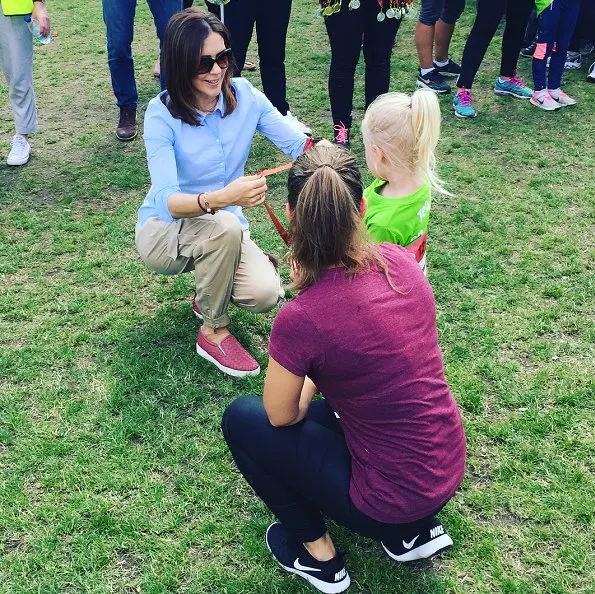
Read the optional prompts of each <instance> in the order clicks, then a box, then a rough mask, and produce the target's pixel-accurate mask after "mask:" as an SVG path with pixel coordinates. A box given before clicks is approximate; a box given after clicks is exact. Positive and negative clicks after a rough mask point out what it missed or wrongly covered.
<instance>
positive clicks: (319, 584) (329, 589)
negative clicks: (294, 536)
mask: <svg viewBox="0 0 595 594" xmlns="http://www.w3.org/2000/svg"><path fill="white" fill-rule="evenodd" d="M270 528H271V526H269V527H268V528H267V535H268V533H269V530H270ZM264 541H265V544H266V545H267V549H268V550H269V553H270V554H271V555H273V551H271V547H269V542H268V539H267V538H266V536H265V539H264ZM273 559H274V560H275V561H276V562H277V564H278V565H279V567H281V568H282V569H284V570H285V571H287V572H288V573H295V574H296V575H299V576H300V577H303V578H304V579H305V580H306V581H307V582H308V583H309V584H311V585H312V586H314V587H315V588H316V589H317V590H319V591H320V592H324V593H325V594H339V592H345V590H347V588H349V586H351V577H350V575H349V573H347V572H345V577H344V578H343V579H342V580H341V581H340V582H337V583H336V584H329V583H328V582H323V581H322V580H318V579H316V578H315V577H314V576H311V575H310V574H309V573H306V572H304V571H300V570H299V569H296V568H295V567H288V566H287V565H283V563H281V562H280V561H279V560H278V559H277V557H275V555H273Z"/></svg>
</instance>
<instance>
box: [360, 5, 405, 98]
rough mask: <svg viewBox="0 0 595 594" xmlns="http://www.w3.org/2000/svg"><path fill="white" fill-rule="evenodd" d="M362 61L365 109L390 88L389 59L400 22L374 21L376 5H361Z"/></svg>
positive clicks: (388, 20) (391, 20) (395, 20)
mask: <svg viewBox="0 0 595 594" xmlns="http://www.w3.org/2000/svg"><path fill="white" fill-rule="evenodd" d="M363 4H364V5H363V6H362V7H361V8H360V10H364V19H365V21H364V60H365V62H366V87H365V88H366V109H367V108H368V105H370V103H372V101H374V99H376V97H378V95H382V94H383V93H387V92H388V90H389V87H390V59H391V54H392V48H393V44H394V42H395V37H396V36H397V31H398V30H399V25H400V24H401V20H400V19H399V20H397V19H388V18H387V19H384V21H382V22H381V23H379V22H378V20H377V19H376V15H377V14H378V10H377V8H378V5H377V4H375V3H374V4H373V3H365V2H364V3H363Z"/></svg>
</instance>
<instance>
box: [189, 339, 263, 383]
mask: <svg viewBox="0 0 595 594" xmlns="http://www.w3.org/2000/svg"><path fill="white" fill-rule="evenodd" d="M196 352H197V353H198V354H199V355H200V356H201V357H202V358H203V359H206V360H207V361H209V363H212V364H213V365H215V366H216V367H218V368H219V370H220V371H222V372H223V373H226V374H227V375H231V376H232V377H246V376H247V375H258V374H259V373H260V365H259V366H258V367H257V368H256V369H253V370H252V371H239V370H238V369H232V368H231V367H225V365H221V363H219V361H217V359H215V357H211V355H209V353H207V351H205V350H204V349H203V348H202V347H200V346H198V343H197V344H196Z"/></svg>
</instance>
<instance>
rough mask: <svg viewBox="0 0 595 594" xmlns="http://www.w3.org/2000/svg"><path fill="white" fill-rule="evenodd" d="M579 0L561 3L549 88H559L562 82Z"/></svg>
mask: <svg viewBox="0 0 595 594" xmlns="http://www.w3.org/2000/svg"><path fill="white" fill-rule="evenodd" d="M579 9H580V5H579V1H578V0H564V1H563V2H562V5H561V10H560V19H559V21H558V29H557V33H556V38H555V42H556V51H555V52H554V53H553V54H552V57H551V60H550V68H549V73H548V85H547V86H548V89H552V90H557V89H559V88H560V84H561V83H562V74H563V73H564V64H565V63H566V54H567V53H568V46H569V44H570V40H571V38H572V35H573V32H574V29H575V28H576V23H577V19H578V15H579Z"/></svg>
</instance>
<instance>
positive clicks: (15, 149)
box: [6, 134, 31, 165]
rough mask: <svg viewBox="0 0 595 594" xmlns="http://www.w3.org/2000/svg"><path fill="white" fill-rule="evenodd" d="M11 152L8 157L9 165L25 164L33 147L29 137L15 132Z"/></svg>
mask: <svg viewBox="0 0 595 594" xmlns="http://www.w3.org/2000/svg"><path fill="white" fill-rule="evenodd" d="M10 145H11V147H10V153H8V157H7V159H6V164H7V165H24V164H25V163H26V162H27V161H28V160H29V155H30V154H31V147H30V146H29V143H28V142H27V139H26V138H25V137H24V136H21V135H20V134H15V135H14V136H13V137H12V142H11V143H10Z"/></svg>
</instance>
